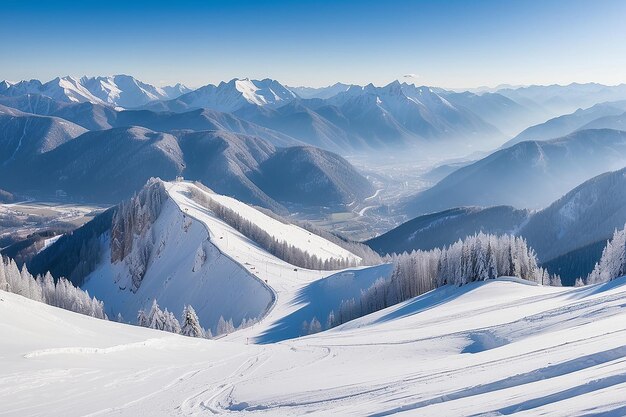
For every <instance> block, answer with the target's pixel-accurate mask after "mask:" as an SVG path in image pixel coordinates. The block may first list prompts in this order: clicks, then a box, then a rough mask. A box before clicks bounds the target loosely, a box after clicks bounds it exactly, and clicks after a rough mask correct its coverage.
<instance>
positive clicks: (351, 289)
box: [90, 182, 391, 342]
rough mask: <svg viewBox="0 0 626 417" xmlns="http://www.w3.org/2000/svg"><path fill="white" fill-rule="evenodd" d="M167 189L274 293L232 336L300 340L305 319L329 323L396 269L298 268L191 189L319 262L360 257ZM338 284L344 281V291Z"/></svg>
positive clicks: (257, 216) (244, 211)
mask: <svg viewBox="0 0 626 417" xmlns="http://www.w3.org/2000/svg"><path fill="white" fill-rule="evenodd" d="M165 187H166V190H167V192H168V194H169V196H170V197H171V198H172V200H173V201H174V202H175V203H176V204H177V206H178V207H179V209H180V211H181V212H183V213H185V214H186V215H187V216H189V217H190V218H193V219H194V220H195V221H198V222H200V223H201V224H203V225H204V226H205V227H206V230H207V231H208V233H209V239H210V241H211V243H212V244H213V245H215V246H216V247H217V248H218V250H219V251H220V252H221V253H224V254H227V256H228V257H230V258H231V259H232V260H233V261H234V262H236V263H238V264H239V265H240V266H241V267H242V268H245V270H246V271H247V272H249V273H250V274H251V275H253V276H254V277H256V278H257V279H259V280H260V281H261V282H262V283H264V284H265V285H266V286H267V288H269V289H270V290H271V291H272V292H273V294H274V304H273V306H272V307H271V309H270V311H268V313H267V315H266V316H265V317H264V319H263V320H262V321H261V322H260V323H258V324H256V325H254V326H253V327H252V328H249V329H244V330H241V331H238V332H236V333H233V334H232V335H230V336H229V338H232V339H235V340H256V341H259V342H272V341H278V340H284V339H288V338H292V337H297V336H300V335H301V324H302V322H303V321H304V320H307V321H310V320H311V319H312V318H313V317H314V316H315V317H317V319H318V320H320V321H324V320H325V319H326V316H327V315H328V313H330V311H331V310H332V309H335V311H336V309H337V308H338V306H339V304H340V303H341V301H342V300H343V299H348V298H352V297H358V296H359V295H360V293H361V290H362V289H366V288H368V287H369V286H371V285H372V284H373V283H374V281H376V279H378V278H381V277H382V278H384V277H387V276H388V275H389V274H390V273H391V267H390V265H383V266H377V267H364V268H354V269H350V270H346V271H340V272H334V271H317V270H309V269H305V268H300V267H296V266H294V265H291V264H289V263H287V262H285V261H283V260H281V259H279V258H277V257H275V256H273V255H271V254H270V253H268V252H266V251H265V250H264V249H262V248H260V247H259V246H258V245H257V244H256V243H255V242H253V241H251V240H250V239H248V238H247V237H245V236H244V235H242V234H241V233H239V232H238V231H237V230H235V229H233V228H232V227H230V226H229V225H228V224H226V223H224V222H223V221H222V220H220V219H219V218H218V217H216V216H215V215H214V214H213V213H212V212H211V211H209V210H207V209H206V208H204V207H202V206H201V205H200V204H198V203H197V202H196V201H194V200H193V199H192V198H191V193H190V192H191V190H192V189H195V190H197V191H201V192H204V193H207V195H208V196H209V197H210V198H212V199H215V200H217V201H218V202H219V203H221V204H223V205H225V206H227V207H228V208H230V209H232V210H234V211H236V212H237V213H238V214H240V215H241V216H243V217H245V218H246V219H248V220H251V221H253V222H254V224H256V225H257V226H259V227H261V228H262V229H263V230H265V231H266V232H268V233H269V234H271V235H272V236H274V237H276V238H277V239H279V240H287V241H288V242H289V243H290V244H291V245H294V246H296V247H298V248H300V249H303V250H306V251H308V252H309V253H310V254H315V255H317V256H318V258H321V259H328V258H331V257H342V258H346V257H347V258H349V259H354V260H357V261H358V260H360V258H358V257H357V256H356V255H353V254H352V253H350V252H348V251H347V250H345V249H343V248H341V247H339V246H337V245H336V244H334V243H332V242H329V241H327V240H326V239H323V238H322V237H320V236H318V235H315V234H313V233H310V232H308V231H307V230H304V229H302V228H300V227H298V226H295V225H292V224H285V223H282V222H280V221H278V220H276V219H274V218H272V217H270V216H267V215H266V214H264V213H262V212H260V211H258V210H256V209H254V208H252V207H250V206H248V205H246V204H244V203H242V202H240V201H238V200H236V199H234V198H231V197H226V196H222V195H219V194H214V193H208V192H206V191H204V190H202V189H200V188H198V187H197V186H196V185H194V184H192V183H189V182H168V183H165ZM338 282H341V285H340V289H339V288H338V285H337V283H338ZM90 293H91V292H90ZM313 301H315V302H316V305H315V306H314V305H313ZM242 302H245V300H242Z"/></svg>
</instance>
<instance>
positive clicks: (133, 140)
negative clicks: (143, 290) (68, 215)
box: [0, 104, 373, 211]
mask: <svg viewBox="0 0 626 417" xmlns="http://www.w3.org/2000/svg"><path fill="white" fill-rule="evenodd" d="M80 106H83V105H82V104H81V105H80ZM205 112H208V111H206V110H198V111H196V112H195V113H198V114H199V115H200V114H204V113H205ZM208 113H209V114H208V115H204V116H206V117H202V116H199V117H198V118H197V120H196V121H197V122H198V123H200V126H199V127H207V128H210V127H213V129H209V130H199V131H191V130H175V129H173V130H171V131H169V132H164V131H155V130H151V129H148V128H145V127H139V126H136V125H133V126H130V127H127V126H124V127H114V128H110V129H102V130H93V131H86V130H85V129H84V128H82V127H80V126H78V125H76V124H73V123H71V122H69V121H67V120H63V119H59V118H56V117H50V116H39V115H32V114H28V113H23V112H21V111H19V110H14V109H9V108H6V107H0V132H1V133H0V184H1V186H0V188H5V189H6V190H7V191H23V190H31V191H33V192H39V193H45V194H54V193H55V192H57V190H62V191H63V192H64V193H67V194H68V195H69V196H71V197H73V198H82V199H85V200H88V201H102V202H117V201H120V200H121V199H123V198H126V197H128V196H130V195H132V194H133V193H134V192H135V191H137V190H138V189H139V188H141V187H142V186H143V184H145V182H146V181H147V180H148V179H149V178H150V177H161V178H164V179H174V178H176V177H177V176H184V177H185V178H187V179H192V180H199V181H201V182H203V183H204V184H205V185H207V186H209V187H211V188H214V189H215V190H216V191H218V192H220V193H224V194H227V195H232V196H235V197H237V198H239V199H241V200H243V201H246V202H249V203H252V204H257V205H260V206H263V207H267V208H271V209H273V210H275V211H284V210H285V208H284V207H283V205H282V204H283V203H289V202H293V203H302V204H305V205H323V206H334V205H341V204H347V203H351V202H353V201H360V200H362V199H363V198H365V197H367V196H369V195H371V194H372V193H373V188H372V186H371V184H370V183H369V181H368V180H367V179H365V178H364V177H363V176H362V175H361V174H359V173H358V172H357V171H356V170H355V169H354V168H353V167H352V166H351V165H350V164H349V163H348V162H347V161H345V160H344V159H343V158H341V157H340V156H338V155H336V154H333V153H331V152H328V151H324V150H321V149H315V148H311V147H306V146H296V147H288V148H278V147H277V146H276V144H274V143H273V141H271V140H267V139H264V138H263V137H261V136H262V135H248V134H243V133H235V132H232V131H228V130H224V129H222V128H223V126H222V125H219V124H217V125H213V124H212V122H213V121H215V120H217V121H221V122H228V121H232V120H230V119H229V116H228V115H225V116H224V115H222V114H218V117H216V118H215V119H212V118H211V117H210V116H211V113H210V112H208ZM112 114H116V115H117V116H116V117H115V118H114V119H113V120H114V121H116V122H119V120H120V118H122V119H124V118H128V119H132V118H133V117H138V116H140V115H141V114H142V112H141V111H129V112H121V113H118V112H115V111H113V113H112ZM151 114H152V115H157V116H160V117H155V118H153V119H150V118H147V119H146V118H145V117H144V119H143V120H144V122H145V121H146V120H147V121H149V122H150V123H144V124H151V125H156V126H157V127H158V125H159V123H164V124H165V125H167V126H169V123H175V122H176V117H177V116H178V114H163V113H158V114H157V113H151ZM122 115H124V116H122ZM144 116H145V115H144ZM219 116H224V118H225V119H224V120H221V119H220V118H219ZM170 117H172V119H173V120H171V119H170ZM186 120H189V119H186ZM121 124H123V123H121ZM246 124H247V122H243V124H241V125H238V124H236V127H238V128H241V129H242V130H248V131H251V132H252V133H263V132H264V130H263V128H259V129H260V130H255V128H254V127H253V126H252V125H250V124H248V125H249V126H247V125H246ZM179 127H181V126H179ZM230 127H231V128H232V127H233V126H230ZM246 128H248V129H246ZM269 139H276V142H278V143H279V144H281V145H284V144H285V143H284V142H283V141H282V138H281V137H278V138H272V137H271V135H269ZM291 144H292V145H293V143H291Z"/></svg>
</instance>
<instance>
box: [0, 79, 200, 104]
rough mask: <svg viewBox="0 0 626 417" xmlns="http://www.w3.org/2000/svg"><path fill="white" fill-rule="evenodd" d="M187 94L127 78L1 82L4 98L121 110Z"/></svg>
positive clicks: (176, 87) (182, 89)
mask: <svg viewBox="0 0 626 417" xmlns="http://www.w3.org/2000/svg"><path fill="white" fill-rule="evenodd" d="M189 91H191V90H190V89H189V88H187V87H185V86H184V85H182V84H176V85H174V86H169V87H163V88H160V87H155V86H153V85H150V84H147V83H144V82H141V81H139V80H137V79H135V78H133V77H131V76H129V75H114V76H109V77H91V78H90V77H82V78H80V79H76V78H74V77H70V76H66V77H62V78H55V79H54V80H51V81H48V82H47V83H42V82H41V81H39V80H30V81H20V82H18V83H10V82H8V81H2V82H0V95H3V96H13V97H14V96H23V95H26V94H39V95H43V96H46V97H50V98H52V99H54V100H57V101H61V102H70V103H84V102H89V103H93V104H106V105H111V106H117V107H124V108H132V107H139V106H142V105H144V104H146V103H149V102H152V101H155V100H168V99H172V98H176V97H178V96H180V95H181V94H185V93H187V92H189Z"/></svg>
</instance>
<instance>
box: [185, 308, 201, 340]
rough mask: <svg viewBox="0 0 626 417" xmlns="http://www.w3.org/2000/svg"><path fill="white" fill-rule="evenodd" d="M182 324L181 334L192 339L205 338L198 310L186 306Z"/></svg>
mask: <svg viewBox="0 0 626 417" xmlns="http://www.w3.org/2000/svg"><path fill="white" fill-rule="evenodd" d="M181 323H182V326H181V329H180V334H182V335H185V336H190V337H205V332H204V330H203V329H202V326H200V320H199V319H198V315H197V314H196V310H194V309H193V307H192V306H190V305H186V306H185V307H184V308H183V315H182V318H181Z"/></svg>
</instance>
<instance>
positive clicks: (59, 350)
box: [0, 182, 626, 416]
mask: <svg viewBox="0 0 626 417" xmlns="http://www.w3.org/2000/svg"><path fill="white" fill-rule="evenodd" d="M165 187H166V190H167V193H168V195H169V196H170V197H171V198H170V199H167V200H166V202H165V205H164V206H163V208H162V211H161V214H160V216H159V218H158V219H157V220H156V221H155V222H154V224H152V225H151V229H150V230H149V232H148V234H150V235H153V236H157V237H158V241H157V242H156V247H157V248H159V249H158V251H157V253H158V255H157V256H156V257H153V259H151V261H150V264H149V267H148V270H147V273H146V276H145V277H144V279H143V281H142V284H141V286H140V287H139V289H138V291H137V293H136V294H132V293H131V292H130V291H128V289H121V287H127V286H128V285H129V283H130V282H129V279H128V278H127V275H128V271H127V270H126V269H125V268H127V266H125V265H123V264H122V263H118V264H113V265H110V263H109V264H106V263H103V264H101V265H100V266H99V267H98V269H97V270H96V272H94V273H93V274H92V275H91V276H90V277H89V281H88V282H87V284H86V285H85V288H86V289H89V291H90V294H93V295H96V296H98V297H100V298H102V299H104V301H105V304H106V303H109V302H110V303H111V304H112V306H114V307H115V308H119V309H123V308H127V309H128V310H127V311H128V312H129V314H130V313H131V312H136V309H137V307H138V306H140V305H142V303H145V304H149V302H150V301H151V297H154V296H158V299H159V303H160V304H161V307H168V308H169V309H170V310H171V311H174V312H175V313H178V310H177V309H175V308H174V306H175V305H176V303H182V302H183V301H185V302H189V301H188V300H190V299H192V300H193V301H192V302H191V303H190V304H192V305H193V306H194V307H195V308H196V310H197V311H198V313H199V315H201V314H200V313H201V312H202V316H201V321H202V317H204V320H210V319H211V317H210V315H211V314H214V313H211V310H213V311H215V310H222V311H232V312H233V313H236V312H237V311H240V310H245V309H249V310H248V313H249V312H250V311H252V310H254V311H256V312H257V313H258V314H259V315H260V317H261V321H260V322H259V323H257V324H255V325H253V326H252V327H249V328H246V329H243V330H239V331H237V332H234V333H232V334H230V335H228V336H226V337H223V338H220V339H218V340H203V339H195V338H186V337H182V336H178V335H173V334H169V333H164V332H159V331H155V330H150V329H145V328H140V327H136V326H129V325H124V324H119V323H113V322H107V321H102V320H97V319H93V318H90V317H86V316H81V315H78V314H74V313H71V312H68V311H64V310H59V309H56V308H54V307H50V306H47V305H44V304H40V303H35V302H33V301H31V300H27V299H25V298H23V297H21V296H18V295H15V294H9V293H5V292H2V291H0V317H1V318H2V319H1V320H0V403H1V404H2V408H1V410H2V411H1V412H0V414H3V415H33V416H37V415H64V416H79V415H81V416H82V415H111V414H115V415H122V416H136V415H153V416H161V415H163V416H165V415H168V416H169V415H186V416H190V415H208V414H234V413H237V412H247V413H251V414H255V415H277V416H278V415H279V416H300V415H305V414H310V415H315V416H317V415H320V416H323V415H331V414H333V415H341V416H361V415H372V416H385V415H391V414H396V413H405V414H407V415H420V416H442V415H445V416H467V415H508V414H518V415H546V416H572V415H583V414H590V413H606V415H616V416H618V415H624V413H625V411H626V376H625V374H626V346H625V345H624V337H625V336H626V310H625V309H624V303H625V300H626V277H623V278H619V279H617V280H614V281H611V282H609V283H605V284H597V285H592V286H587V287H579V288H571V287H570V288H560V287H543V286H540V285H537V284H534V283H530V282H528V281H523V280H521V279H518V278H500V279H497V280H489V281H484V282H478V283H471V284H467V285H464V286H461V287H456V286H445V287H442V288H439V289H437V290H434V291H431V292H429V293H426V294H423V295H421V296H419V297H416V298H413V299H410V300H407V301H405V302H402V303H400V304H397V305H394V306H391V307H388V308H386V309H384V310H381V311H378V312H376V313H373V314H370V315H367V316H364V317H361V318H359V319H356V320H353V321H350V322H347V323H345V324H343V325H341V326H338V327H335V328H333V329H330V330H326V331H323V332H321V333H316V334H313V335H308V336H302V334H303V332H302V331H301V324H302V322H303V321H309V322H310V321H311V320H312V318H313V317H316V318H317V319H318V320H319V321H320V322H321V324H322V328H326V326H325V322H326V317H327V315H328V313H329V312H330V311H331V310H334V311H335V312H336V311H337V308H338V306H339V305H340V303H341V301H342V300H346V299H350V298H357V297H358V296H359V295H360V293H361V291H362V290H364V289H366V288H368V287H369V286H370V285H372V284H373V283H374V282H375V281H376V280H378V279H388V277H389V275H390V272H391V269H392V268H391V265H388V264H385V265H379V266H374V267H363V268H354V269H350V270H344V271H312V270H306V269H302V268H295V267H294V266H293V265H290V264H288V263H286V262H284V261H282V260H280V259H278V258H276V257H274V256H272V255H270V254H268V253H267V252H265V251H263V250H262V249H261V248H260V247H258V246H257V245H256V244H255V243H254V242H252V241H250V240H249V239H247V238H246V237H245V236H243V235H241V234H240V233H238V232H237V231H236V230H234V229H232V228H230V227H229V226H228V225H226V224H225V223H224V222H222V221H221V220H220V219H218V218H216V217H215V216H214V215H213V214H212V213H211V212H209V211H208V210H206V209H205V208H203V207H201V206H200V205H198V204H197V203H196V202H195V201H194V200H192V199H191V198H190V196H191V193H190V191H191V190H192V189H193V188H194V187H196V186H195V185H193V184H191V183H187V182H172V183H166V184H165ZM209 196H210V197H211V198H215V199H217V200H218V201H219V202H220V203H222V204H225V205H227V206H228V207H229V208H231V209H233V210H235V211H237V212H238V213H240V214H242V215H243V216H245V217H246V218H249V219H251V220H253V221H254V223H255V224H256V225H258V226H259V227H262V228H264V229H265V230H266V231H268V232H270V233H272V234H273V235H274V236H277V237H281V236H286V237H288V238H289V242H290V243H292V244H298V245H302V246H304V247H306V248H307V249H308V250H309V251H310V252H312V253H316V254H318V255H324V254H331V253H335V252H334V251H340V250H343V249H342V248H339V247H336V248H332V247H331V246H328V244H330V242H325V241H324V240H323V239H322V240H318V239H317V238H313V239H311V236H309V234H308V232H306V231H304V230H302V229H299V228H296V227H295V226H290V225H285V224H283V223H281V222H279V221H277V220H275V219H273V218H271V217H269V216H266V215H265V214H263V213H261V212H258V211H256V210H255V209H253V208H251V207H248V206H246V205H244V204H242V203H240V202H238V201H237V200H234V199H232V198H229V197H224V196H219V195H216V194H209ZM320 239H321V238H320ZM309 240H311V242H309ZM103 244H104V245H106V246H108V244H107V242H103ZM199 251H204V254H205V256H201V257H199V256H198V254H199V253H200V252H199ZM107 256H108V257H109V259H110V254H107V255H105V258H106V257H107ZM202 259H205V261H202ZM226 272H228V273H230V274H232V275H230V276H228V278H227V279H226V278H225V276H224V274H225V273H226ZM111 277H115V280H112V279H111ZM203 300H205V302H204V304H203ZM116 303H117V304H116ZM146 306H147V305H146ZM203 308H205V310H204V311H203V310H202V309H203ZM229 308H230V309H231V310H228V309H229ZM248 313H247V314H248ZM241 316H243V314H240V317H241ZM248 317H250V316H249V315H248ZM214 318H215V317H214V316H213V318H212V319H214Z"/></svg>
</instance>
